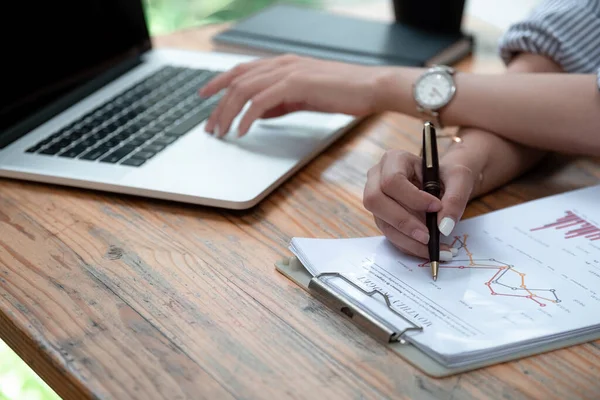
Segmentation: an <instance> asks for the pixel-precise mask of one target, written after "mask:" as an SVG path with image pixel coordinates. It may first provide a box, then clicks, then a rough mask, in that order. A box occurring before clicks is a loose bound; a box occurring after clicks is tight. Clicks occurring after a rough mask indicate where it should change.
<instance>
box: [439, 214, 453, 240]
mask: <svg viewBox="0 0 600 400" xmlns="http://www.w3.org/2000/svg"><path fill="white" fill-rule="evenodd" d="M439 228H440V232H441V233H442V235H444V236H448V235H450V234H451V233H452V230H453V229H454V220H453V219H452V218H450V217H444V218H443V219H442V222H440V226H439Z"/></svg>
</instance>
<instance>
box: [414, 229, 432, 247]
mask: <svg viewBox="0 0 600 400" xmlns="http://www.w3.org/2000/svg"><path fill="white" fill-rule="evenodd" d="M412 237H413V239H415V240H416V241H417V242H421V243H423V244H427V243H429V233H427V232H425V231H422V230H420V229H415V231H414V232H413V233H412Z"/></svg>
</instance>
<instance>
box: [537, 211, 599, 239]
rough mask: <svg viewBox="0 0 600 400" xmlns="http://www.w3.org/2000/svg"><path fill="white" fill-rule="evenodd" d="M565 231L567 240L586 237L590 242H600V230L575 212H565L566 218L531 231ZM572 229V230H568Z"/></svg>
mask: <svg viewBox="0 0 600 400" xmlns="http://www.w3.org/2000/svg"><path fill="white" fill-rule="evenodd" d="M551 228H554V229H557V230H558V229H564V230H566V231H565V232H564V235H565V239H573V238H576V237H584V238H586V239H588V240H591V241H594V240H600V228H599V227H597V226H596V225H594V224H592V223H590V222H588V221H586V220H585V219H583V218H581V217H580V216H579V215H577V214H575V213H574V212H573V211H565V216H564V217H561V218H558V219H557V220H556V221H554V222H551V223H549V224H546V225H542V226H539V227H537V228H533V229H530V231H532V232H533V231H540V230H543V229H551ZM567 228H571V229H567Z"/></svg>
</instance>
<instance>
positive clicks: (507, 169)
mask: <svg viewBox="0 0 600 400" xmlns="http://www.w3.org/2000/svg"><path fill="white" fill-rule="evenodd" d="M460 136H461V138H462V142H461V143H456V144H453V145H451V146H450V148H449V149H448V151H447V152H446V153H445V154H444V155H443V156H442V158H441V159H440V163H441V164H447V165H456V164H459V165H463V166H466V167H467V168H469V169H470V170H471V171H472V172H473V174H474V178H475V186H474V189H473V192H472V193H471V196H470V198H471V199H473V198H476V197H478V196H480V195H483V194H485V193H487V192H489V191H491V190H494V189H496V188H497V187H500V186H502V185H504V184H506V183H508V182H510V181H511V180H513V179H514V178H516V177H518V176H519V175H521V174H523V173H524V172H526V171H527V170H529V169H530V168H531V167H533V166H534V165H535V164H536V163H537V162H538V161H539V160H540V159H541V158H542V157H543V155H544V154H545V153H544V152H542V151H539V150H536V149H532V148H530V147H526V146H523V145H520V144H518V143H514V142H510V141H508V140H506V139H504V138H501V137H499V136H496V135H494V134H491V133H488V132H485V131H482V130H480V129H473V128H466V129H462V130H461V133H460Z"/></svg>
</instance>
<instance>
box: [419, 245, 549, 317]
mask: <svg viewBox="0 0 600 400" xmlns="http://www.w3.org/2000/svg"><path fill="white" fill-rule="evenodd" d="M468 237H469V235H466V234H465V235H462V236H455V237H454V241H453V242H452V244H451V245H450V246H451V247H454V248H458V251H459V254H461V253H462V252H463V251H464V252H465V253H466V254H465V255H466V257H467V258H466V259H462V260H460V259H458V258H459V254H457V256H456V257H455V259H454V260H452V261H450V262H448V263H443V264H440V268H443V269H452V268H454V269H467V268H470V269H481V270H489V269H491V270H495V271H496V272H494V275H493V276H492V277H491V278H490V279H489V280H487V281H486V282H484V285H485V286H487V287H488V288H489V289H490V294H491V295H492V296H507V297H520V298H524V299H528V300H531V301H534V302H536V303H537V304H538V305H539V306H540V307H546V303H560V299H559V298H558V296H557V295H556V291H555V290H554V289H532V288H530V287H529V286H528V285H526V284H525V275H526V274H525V273H523V272H519V271H517V270H516V269H515V268H514V266H512V265H509V264H506V263H503V262H501V261H498V260H495V259H493V258H487V259H475V258H473V253H471V251H470V250H469V248H468V247H467V239H468ZM457 263H458V265H457ZM426 266H429V262H424V263H421V264H419V267H426ZM515 280H516V282H515Z"/></svg>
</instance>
